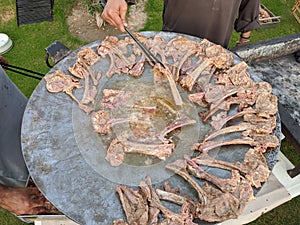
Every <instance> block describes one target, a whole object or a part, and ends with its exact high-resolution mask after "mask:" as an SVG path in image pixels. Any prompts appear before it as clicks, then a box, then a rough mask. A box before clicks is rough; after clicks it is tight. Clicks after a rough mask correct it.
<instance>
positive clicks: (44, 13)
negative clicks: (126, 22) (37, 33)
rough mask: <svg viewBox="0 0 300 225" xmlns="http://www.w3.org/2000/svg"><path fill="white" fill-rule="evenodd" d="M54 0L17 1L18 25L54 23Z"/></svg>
mask: <svg viewBox="0 0 300 225" xmlns="http://www.w3.org/2000/svg"><path fill="white" fill-rule="evenodd" d="M53 4H54V0H16V10H17V24H18V26H20V25H22V24H32V23H40V22H44V21H53V12H52V10H53Z"/></svg>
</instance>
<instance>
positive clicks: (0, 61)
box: [0, 55, 8, 70]
mask: <svg viewBox="0 0 300 225" xmlns="http://www.w3.org/2000/svg"><path fill="white" fill-rule="evenodd" d="M2 64H8V62H7V61H6V60H5V59H4V57H3V56H1V55H0V65H1V66H2ZM2 68H3V69H4V70H6V68H5V66H2Z"/></svg>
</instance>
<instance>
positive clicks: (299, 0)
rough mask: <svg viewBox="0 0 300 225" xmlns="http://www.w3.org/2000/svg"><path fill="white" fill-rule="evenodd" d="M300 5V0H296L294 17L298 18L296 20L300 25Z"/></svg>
mask: <svg viewBox="0 0 300 225" xmlns="http://www.w3.org/2000/svg"><path fill="white" fill-rule="evenodd" d="M299 5H300V0H296V2H295V5H294V6H293V8H292V14H293V15H294V17H295V18H296V20H297V21H298V23H300V9H299Z"/></svg>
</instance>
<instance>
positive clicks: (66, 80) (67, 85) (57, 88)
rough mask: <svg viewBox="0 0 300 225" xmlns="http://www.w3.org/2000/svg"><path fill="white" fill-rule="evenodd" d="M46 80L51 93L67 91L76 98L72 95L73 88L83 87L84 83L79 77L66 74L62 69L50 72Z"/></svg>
mask: <svg viewBox="0 0 300 225" xmlns="http://www.w3.org/2000/svg"><path fill="white" fill-rule="evenodd" d="M45 80H46V88H47V90H48V91H49V92H51V93H58V92H65V93H67V94H71V96H70V97H71V98H72V99H73V100H74V101H76V102H78V101H77V100H75V99H76V98H75V97H74V96H73V95H72V90H73V89H74V88H82V84H81V83H80V82H79V80H78V79H76V78H74V77H72V76H70V75H66V74H65V73H64V72H63V71H61V70H56V71H55V72H54V73H52V74H49V75H47V76H46V77H45Z"/></svg>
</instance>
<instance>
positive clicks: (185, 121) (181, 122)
mask: <svg viewBox="0 0 300 225" xmlns="http://www.w3.org/2000/svg"><path fill="white" fill-rule="evenodd" d="M195 123H196V120H191V119H189V118H188V117H187V116H184V115H180V116H179V118H177V119H176V120H174V121H173V122H172V123H171V124H170V125H168V126H167V127H166V128H165V129H164V130H163V131H161V132H160V134H159V135H158V138H159V139H160V140H163V139H164V138H165V136H166V135H167V134H168V133H170V132H172V131H173V130H175V129H178V128H180V127H183V126H188V125H192V124H195Z"/></svg>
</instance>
